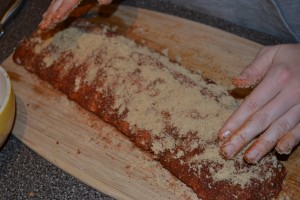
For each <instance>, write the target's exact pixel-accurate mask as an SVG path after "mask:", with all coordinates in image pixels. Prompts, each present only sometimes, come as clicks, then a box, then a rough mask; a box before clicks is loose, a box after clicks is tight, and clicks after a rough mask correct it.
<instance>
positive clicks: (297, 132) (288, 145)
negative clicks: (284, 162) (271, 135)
mask: <svg viewBox="0 0 300 200" xmlns="http://www.w3.org/2000/svg"><path fill="white" fill-rule="evenodd" d="M299 141H300V123H298V125H297V126H296V127H295V128H294V129H293V130H291V131H290V132H288V133H287V134H285V135H284V136H283V137H282V138H281V139H280V140H279V142H278V143H277V145H276V151H277V152H278V153H280V154H290V153H291V151H292V149H293V148H294V147H295V146H296V145H297V144H299Z"/></svg>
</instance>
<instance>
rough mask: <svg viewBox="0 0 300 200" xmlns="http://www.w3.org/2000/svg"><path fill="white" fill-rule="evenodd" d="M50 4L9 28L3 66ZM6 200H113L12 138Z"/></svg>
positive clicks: (2, 43) (159, 1)
mask: <svg viewBox="0 0 300 200" xmlns="http://www.w3.org/2000/svg"><path fill="white" fill-rule="evenodd" d="M1 3H2V2H1ZM115 3H121V4H124V5H131V6H137V7H141V8H146V9H150V10H156V11H159V12H163V13H167V14H171V15H175V16H179V17H183V18H187V19H190V20H193V21H197V22H200V23H204V24H207V25H210V26H213V27H217V28H219V29H222V30H225V31H227V32H231V33H233V34H236V35H238V36H241V37H244V38H247V39H250V40H252V41H255V42H258V43H260V44H263V45H274V44H278V43H282V42H283V41H281V40H279V39H277V38H274V37H272V36H270V35H267V34H264V33H260V32H257V31H253V30H249V29H246V28H243V27H239V26H237V25H234V24H231V23H228V22H226V21H224V20H221V19H217V18H214V17H210V16H207V15H204V14H201V13H198V12H195V11H191V10H187V9H185V8H183V7H181V6H179V5H174V4H171V3H166V2H164V1H163V0H145V1H142V0H124V1H117V2H116V1H115ZM49 4H50V0H27V1H26V2H25V4H24V7H23V9H22V10H21V11H20V13H19V14H18V15H17V16H16V17H15V18H14V19H13V20H12V21H11V22H10V23H9V24H8V25H7V27H5V28H6V29H5V34H4V36H2V37H1V38H0V63H2V62H3V61H4V60H5V59H6V58H7V57H8V56H9V55H10V54H11V53H12V52H13V50H14V48H15V47H16V46H17V45H18V43H19V42H20V41H21V40H22V39H23V38H25V37H26V36H28V35H30V33H31V32H32V31H33V30H34V29H35V28H36V27H37V25H38V23H39V22H40V20H41V17H42V14H43V12H44V11H45V10H46V9H47V7H48V5H49ZM0 6H1V5H0ZM2 6H3V5H2ZM2 199H3V200H15V199H16V200H21V199H74V200H76V199H80V200H83V199H91V200H92V199H103V200H104V199H105V200H107V199H112V198H110V197H108V196H106V195H104V194H102V193H101V192H98V191H96V190H94V189H92V188H91V187H89V186H87V185H85V184H83V183H81V182H80V181H78V180H77V179H75V178H73V177H72V176H70V175H68V174H67V173H65V172H63V171H62V170H60V169H58V168H57V167H55V166H53V165H52V164H51V163H49V162H48V161H46V160H44V159H43V158H42V157H40V156H39V155H38V154H37V153H35V152H33V151H32V150H30V149H29V148H27V147H26V146H25V145H24V144H22V143H21V142H20V141H19V140H18V139H16V137H14V136H13V135H12V134H11V135H10V136H9V138H8V140H7V142H6V143H5V144H4V146H3V147H2V148H1V149H0V200H2Z"/></svg>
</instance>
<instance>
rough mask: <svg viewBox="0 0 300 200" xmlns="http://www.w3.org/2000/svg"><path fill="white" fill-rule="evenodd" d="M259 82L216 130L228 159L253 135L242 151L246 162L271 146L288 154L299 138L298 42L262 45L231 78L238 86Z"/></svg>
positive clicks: (265, 152) (251, 161) (258, 156)
mask: <svg viewBox="0 0 300 200" xmlns="http://www.w3.org/2000/svg"><path fill="white" fill-rule="evenodd" d="M258 82H259V84H258V85H257V86H256V88H255V89H254V90H253V91H252V93H251V94H250V95H249V96H248V97H246V99H245V100H244V102H243V103H242V104H241V106H240V107H239V108H238V109H237V110H236V111H235V112H234V113H233V114H232V116H231V117H230V118H229V119H228V120H227V122H226V123H225V124H224V126H223V127H222V129H221V130H220V132H219V134H218V136H219V139H221V140H223V143H222V146H221V153H222V155H223V156H224V157H225V158H227V159H230V158H232V157H234V156H235V155H236V154H237V153H238V152H240V151H241V150H242V149H243V148H244V147H245V146H246V145H247V144H248V143H249V142H251V141H252V140H253V139H254V138H255V137H256V136H259V137H258V138H257V139H256V140H255V141H254V143H253V144H252V145H251V146H250V147H249V148H248V149H247V150H246V151H245V154H244V158H245V160H246V161H247V162H249V163H257V162H258V161H259V160H260V159H261V158H262V157H263V156H264V155H266V154H267V153H268V152H269V151H271V150H272V149H273V148H274V147H275V149H276V150H277V152H279V153H280V154H290V153H291V150H292V149H293V148H294V147H295V146H296V145H297V144H298V143H299V141H300V44H289V45H288V44H286V45H277V46H270V47H265V48H263V49H262V50H261V51H260V52H259V53H258V54H257V56H256V58H255V60H254V61H253V62H252V63H251V64H250V65H249V66H247V67H246V68H245V69H244V70H243V72H242V73H241V74H240V75H239V76H238V77H236V78H234V79H233V84H234V85H235V86H237V87H247V86H253V85H255V84H256V83H258Z"/></svg>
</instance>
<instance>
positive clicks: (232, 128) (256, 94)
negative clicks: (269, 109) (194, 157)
mask: <svg viewBox="0 0 300 200" xmlns="http://www.w3.org/2000/svg"><path fill="white" fill-rule="evenodd" d="M273 71H274V72H273ZM273 71H271V72H270V73H269V74H268V75H267V76H266V77H265V78H264V79H263V80H262V82H261V83H260V84H259V85H258V86H257V87H256V88H255V90H254V91H253V92H252V93H251V94H250V95H249V96H248V97H247V98H246V99H245V100H244V102H243V103H242V104H241V105H240V107H239V108H238V109H237V110H236V111H235V112H234V113H233V114H232V115H231V116H230V117H229V119H228V120H227V121H226V123H225V124H224V125H223V127H222V128H221V130H220V131H219V133H218V137H219V139H221V140H224V139H225V138H227V137H228V136H230V135H231V134H232V133H234V132H236V131H237V129H238V128H239V127H240V126H241V125H242V124H244V123H245V122H246V120H247V119H248V118H249V117H250V116H251V115H253V113H255V112H256V111H258V110H259V109H261V108H262V107H263V106H264V105H266V104H267V103H268V102H269V101H271V100H272V99H273V98H274V97H275V96H276V95H277V94H278V93H279V91H280V90H281V89H282V87H283V84H281V85H279V84H274V80H278V79H277V77H278V76H280V75H279V73H276V70H273Z"/></svg>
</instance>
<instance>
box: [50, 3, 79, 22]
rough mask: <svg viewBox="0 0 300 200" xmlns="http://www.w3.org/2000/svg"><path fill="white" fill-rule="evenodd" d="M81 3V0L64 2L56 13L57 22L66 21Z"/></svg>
mask: <svg viewBox="0 0 300 200" xmlns="http://www.w3.org/2000/svg"><path fill="white" fill-rule="evenodd" d="M79 3H80V0H69V1H63V3H62V4H61V6H60V7H59V9H58V10H57V12H56V16H55V18H56V19H57V20H63V19H65V18H66V17H67V16H68V15H69V14H70V13H71V12H72V10H73V9H74V8H76V7H77V6H78V4H79Z"/></svg>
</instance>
